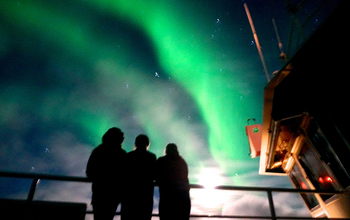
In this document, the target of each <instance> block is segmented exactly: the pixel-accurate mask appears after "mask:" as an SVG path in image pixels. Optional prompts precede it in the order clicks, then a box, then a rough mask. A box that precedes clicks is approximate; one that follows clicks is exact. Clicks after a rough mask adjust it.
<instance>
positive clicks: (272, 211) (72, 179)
mask: <svg viewBox="0 0 350 220" xmlns="http://www.w3.org/2000/svg"><path fill="white" fill-rule="evenodd" d="M0 177H12V178H26V179H32V183H31V187H30V189H29V193H28V196H27V200H26V201H27V202H32V201H33V198H34V194H35V190H36V187H37V185H38V182H39V180H41V179H43V180H55V181H70V182H91V181H90V180H88V179H87V178H86V177H72V176H59V175H49V174H35V173H17V172H3V171H0ZM190 187H191V189H204V188H205V187H204V186H202V185H198V184H190ZM214 189H216V190H233V191H254V192H266V193H267V198H268V202H269V209H270V215H271V216H246V215H245V216H243V215H197V214H191V215H190V217H191V218H226V219H272V220H276V219H305V220H306V219H315V218H311V217H285V216H276V211H275V206H274V202H273V196H272V193H273V192H280V193H312V194H331V195H334V194H345V193H346V194H349V192H348V191H341V190H340V191H320V190H309V189H287V188H267V187H241V186H216V187H214ZM86 214H93V212H92V211H88V210H87V211H86ZM116 215H120V213H119V212H116ZM153 216H159V214H153ZM321 219H328V218H321ZM332 219H334V220H336V219H339V220H340V219H342V220H344V219H349V218H332Z"/></svg>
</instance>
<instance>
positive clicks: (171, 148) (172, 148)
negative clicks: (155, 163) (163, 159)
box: [165, 143, 179, 156]
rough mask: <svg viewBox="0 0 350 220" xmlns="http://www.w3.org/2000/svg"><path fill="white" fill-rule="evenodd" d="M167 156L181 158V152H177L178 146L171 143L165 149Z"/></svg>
mask: <svg viewBox="0 0 350 220" xmlns="http://www.w3.org/2000/svg"><path fill="white" fill-rule="evenodd" d="M165 155H167V156H179V151H178V150H177V146H176V144H174V143H169V144H168V145H167V146H166V147H165Z"/></svg>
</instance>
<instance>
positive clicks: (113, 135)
mask: <svg viewBox="0 0 350 220" xmlns="http://www.w3.org/2000/svg"><path fill="white" fill-rule="evenodd" d="M123 141H124V133H123V132H122V131H121V130H120V129H119V128H116V127H113V128H110V129H108V131H107V132H106V133H105V134H104V135H103V136H102V143H103V144H108V145H117V146H121V145H122V143H123Z"/></svg>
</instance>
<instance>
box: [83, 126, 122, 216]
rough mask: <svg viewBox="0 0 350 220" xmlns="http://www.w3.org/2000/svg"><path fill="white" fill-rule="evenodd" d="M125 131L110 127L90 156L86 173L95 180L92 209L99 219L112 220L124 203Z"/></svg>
mask: <svg viewBox="0 0 350 220" xmlns="http://www.w3.org/2000/svg"><path fill="white" fill-rule="evenodd" d="M123 140H124V134H123V132H122V131H121V130H120V129H119V128H116V127H113V128H110V129H109V130H108V131H107V132H106V133H105V134H104V135H103V137H102V144H100V145H99V146H98V147H96V148H95V149H94V150H93V151H92V153H91V155H90V158H89V161H88V163H87V167H86V175H87V176H88V178H89V179H90V180H91V181H92V202H91V204H92V208H93V211H94V219H95V220H112V219H113V217H114V213H115V211H116V210H117V207H118V205H119V204H120V203H121V196H122V195H121V190H122V189H121V187H122V184H121V183H122V182H121V181H122V176H121V175H122V174H121V167H122V165H123V163H124V157H125V155H126V152H125V151H124V150H123V149H122V143H123Z"/></svg>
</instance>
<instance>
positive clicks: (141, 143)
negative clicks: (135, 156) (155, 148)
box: [135, 134, 150, 149]
mask: <svg viewBox="0 0 350 220" xmlns="http://www.w3.org/2000/svg"><path fill="white" fill-rule="evenodd" d="M149 144H150V143H149V138H148V136H147V135H145V134H140V135H139V136H137V137H136V139H135V148H136V149H147V148H148V147H149Z"/></svg>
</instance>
